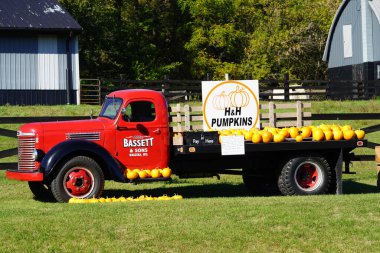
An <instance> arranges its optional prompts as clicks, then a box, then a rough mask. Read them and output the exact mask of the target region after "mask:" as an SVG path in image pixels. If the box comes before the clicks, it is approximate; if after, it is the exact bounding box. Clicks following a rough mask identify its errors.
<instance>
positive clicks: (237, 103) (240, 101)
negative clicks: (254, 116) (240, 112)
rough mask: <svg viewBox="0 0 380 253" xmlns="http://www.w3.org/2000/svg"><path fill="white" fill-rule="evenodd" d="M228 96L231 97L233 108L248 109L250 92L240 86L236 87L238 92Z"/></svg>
mask: <svg viewBox="0 0 380 253" xmlns="http://www.w3.org/2000/svg"><path fill="white" fill-rule="evenodd" d="M228 96H229V97H230V101H231V104H230V106H231V107H246V106H247V105H248V104H249V95H248V92H246V91H245V90H244V88H240V87H239V86H236V90H234V91H231V92H230V94H228Z"/></svg>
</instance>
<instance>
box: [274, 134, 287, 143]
mask: <svg viewBox="0 0 380 253" xmlns="http://www.w3.org/2000/svg"><path fill="white" fill-rule="evenodd" d="M283 141H285V137H284V136H283V135H282V134H274V135H273V142H283Z"/></svg>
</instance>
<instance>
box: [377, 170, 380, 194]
mask: <svg viewBox="0 0 380 253" xmlns="http://www.w3.org/2000/svg"><path fill="white" fill-rule="evenodd" d="M377 190H378V191H379V192H380V171H378V172H377Z"/></svg>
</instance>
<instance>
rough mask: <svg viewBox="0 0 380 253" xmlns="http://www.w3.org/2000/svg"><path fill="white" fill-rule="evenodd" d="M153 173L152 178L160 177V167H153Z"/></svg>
mask: <svg viewBox="0 0 380 253" xmlns="http://www.w3.org/2000/svg"><path fill="white" fill-rule="evenodd" d="M151 175H152V178H159V177H161V173H160V171H159V170H158V169H153V170H152V173H151Z"/></svg>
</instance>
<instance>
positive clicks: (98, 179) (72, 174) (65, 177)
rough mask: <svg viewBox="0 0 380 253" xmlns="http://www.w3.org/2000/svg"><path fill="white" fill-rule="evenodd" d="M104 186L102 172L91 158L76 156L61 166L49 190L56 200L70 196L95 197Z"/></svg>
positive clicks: (64, 200)
mask: <svg viewBox="0 0 380 253" xmlns="http://www.w3.org/2000/svg"><path fill="white" fill-rule="evenodd" d="M103 188H104V174H103V172H102V170H101V168H100V167H99V165H98V164H97V163H96V162H95V161H94V160H93V159H91V158H89V157H86V156H77V157H74V158H72V159H70V160H69V161H67V162H66V163H64V164H63V166H62V167H61V169H60V171H59V173H58V175H57V176H56V177H55V178H54V180H53V181H52V183H51V190H52V193H53V195H54V198H55V199H56V200H57V201H58V202H67V201H69V199H70V198H82V199H84V198H93V197H95V198H97V197H99V196H100V195H101V194H102V192H103Z"/></svg>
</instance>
